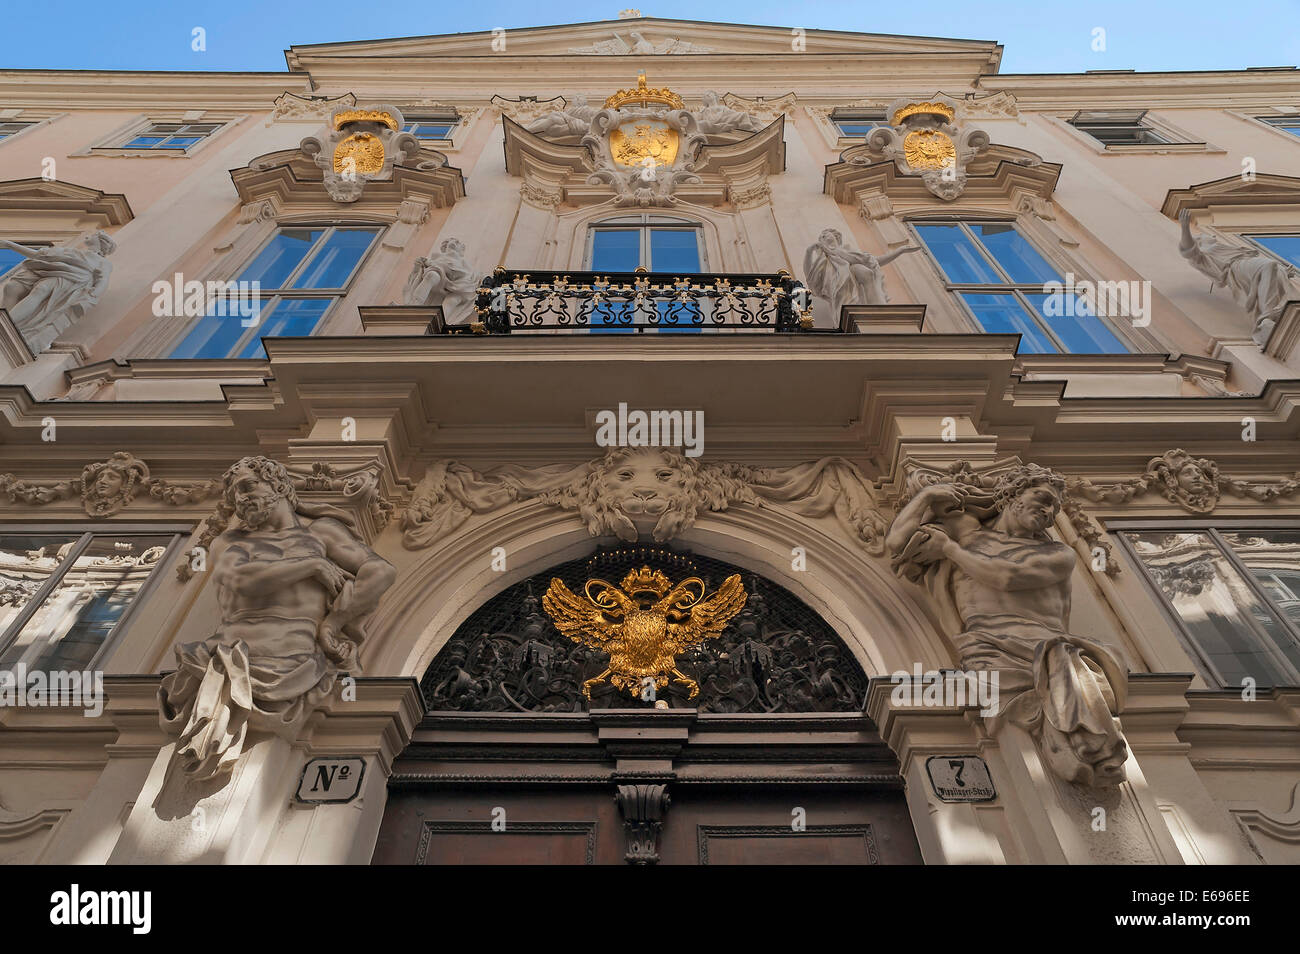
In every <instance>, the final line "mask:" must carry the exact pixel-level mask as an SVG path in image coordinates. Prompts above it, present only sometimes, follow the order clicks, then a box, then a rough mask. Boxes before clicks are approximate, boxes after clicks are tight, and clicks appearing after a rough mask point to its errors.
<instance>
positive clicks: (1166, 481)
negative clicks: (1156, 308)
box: [1070, 448, 1300, 513]
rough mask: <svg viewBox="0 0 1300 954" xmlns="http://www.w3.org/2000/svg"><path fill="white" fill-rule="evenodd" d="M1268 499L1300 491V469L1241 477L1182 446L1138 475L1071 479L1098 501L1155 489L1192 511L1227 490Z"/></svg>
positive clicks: (1210, 505) (1203, 509)
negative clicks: (1282, 475) (1107, 480)
mask: <svg viewBox="0 0 1300 954" xmlns="http://www.w3.org/2000/svg"><path fill="white" fill-rule="evenodd" d="M1225 491H1226V492H1228V493H1230V494H1233V495H1234V496H1238V497H1245V498H1248V499H1250V500H1258V501H1261V502H1267V501H1269V500H1276V499H1277V498H1279V497H1290V496H1293V495H1294V494H1295V493H1296V492H1297V491H1300V472H1297V473H1296V474H1295V476H1294V477H1292V478H1290V479H1287V480H1281V481H1260V480H1239V479H1235V478H1232V477H1228V476H1226V475H1223V474H1221V473H1220V471H1219V465H1218V464H1217V463H1215V462H1214V461H1212V460H1210V459H1209V458H1206V457H1193V456H1192V455H1191V454H1189V453H1187V451H1185V450H1182V449H1181V448H1176V449H1174V450H1167V451H1165V452H1164V453H1163V454H1161V455H1160V456H1159V457H1153V458H1151V460H1150V461H1149V462H1148V463H1147V468H1146V470H1145V471H1144V472H1143V473H1142V474H1141V475H1139V476H1137V477H1133V478H1130V479H1128V480H1121V481H1119V482H1118V483H1113V484H1097V483H1093V482H1092V481H1091V480H1089V479H1088V478H1086V477H1074V478H1071V479H1070V492H1071V493H1074V494H1078V495H1079V496H1081V497H1086V498H1087V499H1088V500H1092V501H1095V502H1097V503H1108V504H1126V503H1129V502H1130V501H1132V500H1135V499H1137V498H1138V497H1141V496H1142V495H1143V494H1146V493H1149V492H1154V493H1158V494H1160V495H1161V496H1162V497H1164V498H1165V499H1166V500H1168V501H1169V502H1170V503H1176V504H1178V506H1180V507H1182V508H1183V509H1184V510H1186V511H1188V512H1189V513H1210V512H1212V511H1213V510H1214V508H1215V507H1217V506H1218V505H1219V499H1220V497H1221V496H1222V494H1223V493H1224V492H1225Z"/></svg>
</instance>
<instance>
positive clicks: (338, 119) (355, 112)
mask: <svg viewBox="0 0 1300 954" xmlns="http://www.w3.org/2000/svg"><path fill="white" fill-rule="evenodd" d="M348 123H383V124H384V125H385V126H387V127H388V128H389V129H391V130H392V131H393V132H398V131H400V130H401V128H402V127H401V124H399V123H398V121H397V119H396V117H394V116H393V114H392V113H390V112H389V111H388V110H386V109H345V110H342V111H340V112H337V113H335V114H334V128H335V129H342V128H343V127H344V126H346V125H348Z"/></svg>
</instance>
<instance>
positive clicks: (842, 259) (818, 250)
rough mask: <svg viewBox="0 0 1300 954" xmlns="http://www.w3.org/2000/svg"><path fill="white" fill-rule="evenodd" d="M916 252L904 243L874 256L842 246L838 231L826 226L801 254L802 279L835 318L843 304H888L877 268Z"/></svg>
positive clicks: (887, 297)
mask: <svg viewBox="0 0 1300 954" xmlns="http://www.w3.org/2000/svg"><path fill="white" fill-rule="evenodd" d="M917 251H920V249H919V248H918V246H915V245H908V246H906V247H904V248H900V249H897V250H896V251H893V252H890V253H889V254H888V255H882V256H880V257H879V258H877V257H876V256H874V255H869V254H867V253H866V252H855V251H853V250H852V249H849V248H845V247H844V237H843V236H842V235H840V233H839V230H838V229H826V230H825V231H823V232H822V234H821V235H820V236H818V238H817V241H816V242H815V243H814V244H812V245H810V246H808V251H806V252H805V253H804V256H803V271H804V281H805V282H807V284H808V290H809V291H811V292H812V293H813V295H814V296H816V297H818V298H824V299H826V301H828V302H829V303H830V306H831V316H832V317H833V318H835V319H837V320H838V318H839V316H840V308H841V307H842V306H844V305H886V304H888V303H889V295H887V294H886V293H885V278H884V275H883V274H882V273H881V269H882V268H883V267H884V266H885V265H888V264H889V263H890V262H892V261H893V260H894V259H896V258H898V257H899V256H900V255H906V254H907V253H908V252H917Z"/></svg>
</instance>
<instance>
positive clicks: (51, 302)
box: [0, 231, 117, 352]
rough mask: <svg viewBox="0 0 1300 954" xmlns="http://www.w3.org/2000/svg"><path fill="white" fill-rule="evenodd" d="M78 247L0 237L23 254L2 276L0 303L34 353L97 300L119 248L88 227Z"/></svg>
mask: <svg viewBox="0 0 1300 954" xmlns="http://www.w3.org/2000/svg"><path fill="white" fill-rule="evenodd" d="M82 246H83V247H82V248H70V247H59V246H56V247H54V248H28V247H27V246H25V245H19V244H18V243H17V242H7V241H4V240H3V239H0V248H7V249H9V250H10V251H12V252H17V253H18V254H19V255H21V256H23V261H22V262H20V263H19V264H18V266H17V267H16V268H14V270H13V271H11V272H10V273H9V274H8V275H7V276H6V277H5V278H4V279H3V280H2V282H3V284H2V287H0V308H4V309H5V310H6V311H7V312H9V318H10V319H11V320H12V321H13V323H14V327H15V328H17V329H18V331H19V332H21V333H22V336H23V337H24V338H25V339H26V340H27V343H28V345H29V346H30V347H31V349H32V350H33V351H35V352H40V351H43V350H45V349H46V348H48V347H49V346H50V345H51V344H52V343H53V342H54V339H55V338H57V337H58V336H59V334H60V333H61V332H62V331H63V330H64V329H65V328H67V327H68V326H69V325H71V324H72V323H73V321H75V320H77V319H78V318H80V317H81V316H82V315H84V314H85V313H86V309H88V308H90V307H91V306H92V305H95V304H97V303H98V302H99V296H100V295H102V294H103V293H104V290H105V289H106V288H108V276H109V273H110V272H112V270H113V266H112V265H110V264H109V263H108V256H109V255H111V254H113V252H114V250H115V249H116V248H117V243H115V242H114V241H113V240H112V239H111V238H109V236H108V234H107V233H105V232H102V231H98V232H92V233H90V234H89V235H87V236H86V237H85V238H84V239H83V240H82Z"/></svg>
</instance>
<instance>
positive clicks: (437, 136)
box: [402, 107, 460, 141]
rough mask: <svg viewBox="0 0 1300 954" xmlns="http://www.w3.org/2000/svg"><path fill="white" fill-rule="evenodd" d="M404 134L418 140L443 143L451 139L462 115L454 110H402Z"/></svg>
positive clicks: (416, 108) (415, 108)
mask: <svg viewBox="0 0 1300 954" xmlns="http://www.w3.org/2000/svg"><path fill="white" fill-rule="evenodd" d="M402 120H403V122H402V132H408V133H410V134H411V135H413V136H414V137H415V138H416V139H420V140H426V139H427V140H434V141H442V140H448V139H451V137H452V136H453V135H454V134H455V132H456V127H457V126H458V125H459V124H460V114H459V113H457V112H456V110H454V109H432V110H422V109H419V108H418V107H412V109H411V111H410V112H407V111H406V110H402Z"/></svg>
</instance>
